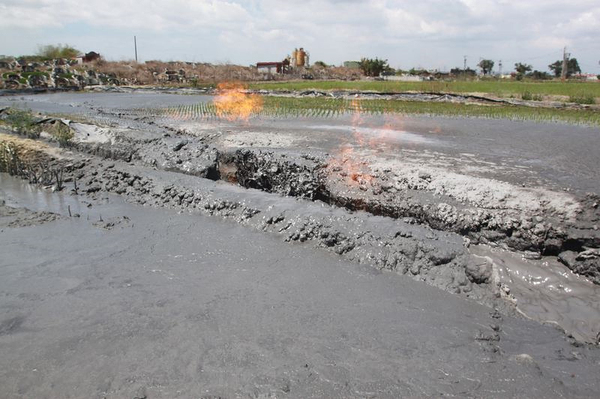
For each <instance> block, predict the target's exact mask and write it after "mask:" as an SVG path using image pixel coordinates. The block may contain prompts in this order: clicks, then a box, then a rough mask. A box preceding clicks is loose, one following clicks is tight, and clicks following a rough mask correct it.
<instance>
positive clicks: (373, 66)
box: [359, 58, 389, 76]
mask: <svg viewBox="0 0 600 399" xmlns="http://www.w3.org/2000/svg"><path fill="white" fill-rule="evenodd" d="M359 68H360V69H361V71H362V72H363V73H364V74H365V76H379V75H381V73H382V72H384V71H387V70H388V69H389V65H388V63H387V60H380V59H379V58H375V59H374V60H373V59H369V58H361V59H360V63H359Z"/></svg>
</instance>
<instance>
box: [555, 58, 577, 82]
mask: <svg viewBox="0 0 600 399" xmlns="http://www.w3.org/2000/svg"><path fill="white" fill-rule="evenodd" d="M562 64H563V63H562V61H560V60H558V61H556V62H553V63H552V64H550V65H548V69H550V70H551V71H552V72H554V76H556V77H557V78H558V77H560V76H561V75H562ZM576 73H581V68H579V62H577V58H568V59H567V78H568V77H570V76H571V75H574V74H576Z"/></svg>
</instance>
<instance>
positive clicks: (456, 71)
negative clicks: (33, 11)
mask: <svg viewBox="0 0 600 399" xmlns="http://www.w3.org/2000/svg"><path fill="white" fill-rule="evenodd" d="M494 65H495V63H494V61H493V60H489V59H482V60H481V61H479V63H478V64H477V66H478V67H479V68H480V69H481V72H482V73H483V75H491V74H492V71H493V69H494ZM359 68H360V70H361V71H362V73H363V74H364V75H365V76H371V77H376V76H382V75H394V74H402V73H405V72H406V71H402V70H395V69H394V68H391V67H390V66H389V65H388V60H386V59H379V58H374V59H370V58H361V60H360V62H359ZM562 68H563V62H562V61H561V60H557V61H556V62H553V63H552V64H550V65H548V69H549V70H550V71H552V73H553V74H554V76H555V77H560V76H562ZM419 72H424V71H417V70H415V69H414V68H413V69H411V70H410V71H408V73H409V74H411V75H417V74H419ZM515 72H516V74H515V78H516V79H517V80H522V79H523V78H524V77H528V78H532V79H539V80H543V79H551V78H552V75H551V74H549V73H548V72H544V71H538V70H533V67H532V66H531V65H530V64H525V63H522V62H517V63H515ZM578 73H581V68H580V67H579V62H578V61H577V58H568V59H567V73H566V75H567V78H569V77H571V76H573V75H575V74H578ZM450 74H451V75H464V76H476V75H477V72H476V71H475V70H473V69H471V68H466V69H465V68H452V69H451V70H450Z"/></svg>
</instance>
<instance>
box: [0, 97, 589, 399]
mask: <svg viewBox="0 0 600 399" xmlns="http://www.w3.org/2000/svg"><path fill="white" fill-rule="evenodd" d="M138 96H139V97H138ZM210 101H212V97H210V96H192V95H190V96H176V95H169V94H161V93H129V94H125V95H124V94H114V93H113V94H106V93H104V94H97V93H87V94H86V93H62V94H56V95H52V96H49V95H39V96H30V97H21V98H1V99H0V106H4V105H14V104H15V103H16V102H20V104H26V105H27V106H29V107H30V108H32V109H34V110H37V111H42V112H46V113H61V114H63V115H65V114H67V115H68V114H70V115H75V116H76V117H77V118H76V117H73V119H76V120H77V121H78V122H72V123H71V124H70V126H71V128H72V129H73V131H74V132H75V139H74V146H73V147H72V148H71V149H70V150H68V151H66V150H58V149H56V148H55V147H54V146H53V145H52V143H50V144H49V145H46V147H44V146H38V147H36V148H34V149H33V150H30V151H29V152H28V154H29V155H31V153H32V152H33V153H36V154H41V155H43V156H44V159H45V162H46V163H47V165H48V168H50V169H53V168H54V169H60V170H61V171H62V172H63V174H64V177H63V179H64V186H65V187H64V188H63V189H62V191H61V193H62V194H56V193H50V192H49V191H51V190H50V188H51V186H52V185H49V186H48V187H47V189H46V190H45V192H46V193H47V194H48V195H49V196H50V197H52V198H57V197H56V196H57V195H58V198H62V200H60V201H58V202H57V200H56V199H53V200H48V198H46V197H44V196H41V194H40V192H39V191H36V190H37V189H32V190H29V191H28V190H27V189H25V188H24V187H25V186H21V185H19V183H17V181H16V180H12V179H10V178H7V177H3V178H2V185H1V187H2V189H3V190H2V192H1V194H2V196H3V197H4V198H3V199H4V201H5V202H6V204H7V205H9V208H10V209H9V208H7V209H8V210H5V211H3V212H6V213H8V214H10V215H8V214H7V215H6V218H3V220H4V221H3V222H2V223H3V224H1V225H0V229H1V228H3V227H4V226H6V228H10V229H14V228H16V227H19V226H21V223H22V226H26V225H27V223H28V222H27V219H28V218H31V219H32V220H34V221H35V223H37V221H39V222H40V223H41V222H43V221H45V220H46V219H47V221H48V222H51V223H55V222H56V223H62V222H61V221H60V220H62V219H61V218H64V217H67V218H68V219H69V220H74V219H77V220H79V221H81V222H84V221H85V222H86V223H87V225H90V226H91V228H92V230H94V229H95V230H94V231H96V230H98V231H106V232H121V231H130V230H131V231H134V230H135V231H140V230H137V229H138V228H137V227H136V226H138V223H139V222H138V221H135V218H133V217H131V215H130V214H129V213H127V214H121V215H113V216H108V214H103V213H104V211H100V209H101V208H102V206H108V205H106V198H108V196H109V195H113V194H118V195H120V197H121V198H123V199H125V200H126V201H127V202H132V203H136V204H141V205H145V206H146V207H148V206H151V207H152V208H168V209H170V210H171V211H179V212H184V215H188V216H187V217H188V218H197V217H201V218H203V217H204V216H200V215H205V216H216V217H217V218H214V219H206V220H219V219H225V220H229V221H233V222H236V223H237V224H238V225H239V226H240V229H242V230H240V231H239V234H240V236H243V235H244V234H247V235H248V236H252V237H254V235H256V234H258V232H261V233H262V234H265V233H267V236H269V237H271V238H269V239H276V240H279V242H281V241H286V242H290V243H295V244H294V245H291V246H288V245H289V244H288V245H285V244H278V245H280V246H282V248H296V246H298V245H300V247H301V248H316V249H317V252H315V254H320V255H315V256H324V257H325V258H327V257H329V256H333V257H334V258H332V259H336V258H335V257H338V259H340V260H337V261H336V262H338V263H339V262H352V263H349V264H360V265H364V266H365V267H370V268H371V269H369V270H374V271H377V270H379V271H385V273H383V274H382V276H392V275H393V274H390V273H388V272H387V271H392V272H395V274H402V275H405V276H408V277H411V278H412V279H414V280H419V281H422V282H425V283H427V284H428V285H431V286H434V287H437V288H441V289H442V290H444V291H447V292H449V293H451V294H454V295H455V298H456V299H457V300H460V301H464V300H465V299H466V300H467V301H471V300H474V301H476V302H478V303H479V304H482V305H485V306H487V311H488V313H489V312H490V311H491V309H496V312H497V313H495V314H496V315H498V316H499V317H501V318H502V317H504V318H510V319H511V320H513V317H522V316H525V317H527V318H532V319H533V320H536V321H538V322H543V323H546V324H548V325H551V326H552V325H555V326H557V327H558V329H559V330H561V331H559V335H562V337H563V338H562V339H563V341H564V342H566V343H567V344H569V342H570V344H569V345H572V347H574V348H586V350H592V347H590V346H588V344H583V346H581V345H582V344H581V343H580V342H587V343H589V344H592V345H593V344H595V343H597V342H598V339H599V337H598V333H599V332H600V308H599V307H598V303H600V301H599V300H598V299H599V294H600V292H599V289H598V287H600V286H599V285H596V284H598V282H600V274H599V270H600V267H599V264H598V261H599V257H600V254H599V253H598V248H599V247H600V241H599V240H600V239H599V237H600V234H599V232H598V224H599V218H600V216H599V215H600V214H599V211H598V193H599V192H600V189H599V188H598V186H597V181H596V180H594V179H593V178H592V176H593V170H594V167H595V164H594V162H595V161H596V160H597V159H596V158H597V154H595V152H593V151H592V150H591V147H590V146H593V145H594V143H595V140H596V141H597V140H599V137H600V135H598V129H590V128H582V127H572V126H564V125H554V124H532V123H521V122H507V121H484V120H464V119H443V118H397V117H394V118H391V117H387V116H365V115H356V114H354V115H353V114H348V115H341V116H338V117H335V118H327V117H321V118H318V117H317V118H300V117H299V118H287V119H286V118H277V117H273V118H265V117H261V118H251V119H249V120H247V121H228V120H223V119H219V118H210V117H207V118H204V117H201V118H198V117H193V116H190V115H186V114H185V113H184V114H181V113H180V114H173V113H169V112H172V110H173V108H172V107H174V106H175V105H183V106H184V107H185V106H186V104H197V103H198V102H210ZM161 110H162V111H161ZM164 110H168V112H165V111H164ZM63 117H64V116H63ZM13 137H14V136H7V135H6V134H5V135H3V136H1V137H0V141H2V142H3V143H6V142H9V141H10V140H13ZM536 137H537V138H542V137H543V138H544V141H543V144H542V145H532V144H531V143H530V142H531V141H532V140H534V139H536ZM576 139H577V140H576ZM566 142H568V145H567V144H565V147H564V148H570V147H569V146H571V147H572V148H573V149H572V151H574V152H577V153H578V154H580V156H574V155H573V154H574V152H566V153H565V154H562V155H561V156H556V157H554V158H551V157H548V156H546V154H549V153H551V152H552V148H558V147H560V146H561V145H562V144H564V143H566ZM36 143H37V142H36ZM570 151H571V150H570ZM41 155H40V156H41ZM569 163H572V165H574V166H578V167H573V168H567V167H566V166H567V165H568V164H569ZM24 168H25V169H26V168H27V165H25V166H24ZM17 174H18V173H17ZM28 176H31V173H30V172H29V173H21V177H23V178H27V177H28ZM23 184H25V183H23ZM31 187H34V186H31ZM54 188H55V189H56V187H54ZM42 197H44V198H45V199H42ZM111 198H112V197H111ZM61 201H62V202H61ZM117 202H118V201H117ZM39 203H43V204H44V205H42V206H41V207H39V206H38V205H39ZM36 204H38V205H36ZM82 204H84V205H82ZM119 206H121V205H119ZM123 206H129V205H124V204H123ZM22 207H28V208H30V209H34V210H36V212H35V213H33V216H32V215H29V214H27V215H23V216H19V215H18V213H19V212H21V211H15V210H14V209H15V208H22ZM38 208H39V209H38ZM108 208H111V206H108ZM128 209H129V208H128ZM132 209H139V208H132ZM154 211H157V209H153V210H152V211H150V210H149V209H147V208H144V211H143V212H148V213H150V212H154ZM171 211H165V212H171ZM14 212H17V215H16V216H15V215H14V214H12V213H14ZM44 212H49V215H55V216H52V217H50V216H47V215H46V216H39V215H38V213H41V215H45V213H44ZM140 212H142V211H140ZM160 212H163V211H160ZM3 215H4V214H3ZM58 215H60V216H58ZM54 217H56V220H54V219H53V218H54ZM182 217H183V216H182ZM11 218H12V219H11ZM15 218H16V219H15ZM143 218H144V219H147V218H149V216H144V217H143ZM21 219H22V220H21ZM15 220H16V222H15ZM202 220H205V219H202ZM10 223H12V224H11V225H10V227H9V226H8V225H9V224H10ZM51 223H44V224H41V225H40V226H39V228H41V227H42V226H45V225H46V224H51ZM157 223H162V222H158V221H157ZM211 223H216V222H211ZM227 223H229V222H227ZM165 225H168V223H166V224H165ZM88 227H89V226H88ZM36 229H37V228H36ZM128 229H129V230H128ZM154 229H155V231H158V230H160V226H159V225H158V224H157V225H156V226H154ZM10 231H11V232H12V231H13V230H10ZM169 231H170V230H169V228H166V229H165V236H168V232H169ZM242 231H243V232H244V233H242ZM11 234H12V233H11ZM156 234H159V233H156ZM196 236H197V237H200V233H198V234H197V235H196ZM135 237H137V234H136V235H135ZM135 237H133V238H132V239H136V238H135ZM202 237H204V235H202ZM156 239H158V237H157V238H156ZM165 239H166V240H167V241H168V238H165ZM253 239H254V238H253ZM207 240H208V241H207V242H212V241H211V240H210V239H209V238H207ZM239 240H242V241H243V240H245V239H239ZM184 241H185V240H184V239H183V238H181V237H180V238H179V239H178V241H177V244H176V243H175V242H173V243H172V244H171V245H173V248H177V245H179V244H178V243H180V242H184ZM182 245H184V244H182ZM185 245H187V244H185ZM286 250H289V249H286ZM125 252H127V251H125ZM136 253H137V252H136ZM241 253H242V252H240V254H241ZM119 254H120V252H119ZM127 256H128V255H127ZM340 256H341V257H340ZM242 258H243V259H244V262H251V263H254V262H255V261H254V260H252V259H251V258H252V256H250V255H249V252H244V256H242ZM248 259H250V260H248ZM327 259H329V258H327ZM196 260H197V259H196ZM232 262H233V260H232ZM192 263H193V262H192ZM355 267H358V266H355ZM311 270H312V269H311ZM359 270H367V269H360V267H359ZM282 273H288V271H287V270H286V271H282ZM370 273H375V272H370ZM377 275H379V274H377ZM386 278H387V277H386ZM394 278H395V277H394ZM394 281H395V280H394ZM594 283H596V284H594ZM414 284H421V283H414ZM419 286H420V285H419ZM439 295H446V294H442V293H440V294H439ZM469 306H471V305H469ZM473 306H479V305H474V304H473ZM422 309H427V307H425V306H423V307H422ZM514 320H517V319H514ZM518 322H519V323H521V322H524V321H523V320H520V321H518ZM11 323H12V322H11ZM460 323H462V321H461V322H460ZM9 324H10V323H9ZM11 325H12V324H11ZM538 327H539V328H543V329H546V328H548V327H546V326H544V327H542V326H541V325H538ZM495 328H496V326H495V325H494V328H492V330H491V332H481V334H483V335H481V336H479V338H478V339H476V340H475V341H477V342H479V343H482V342H483V343H488V344H490V345H491V346H490V347H489V348H488V349H490V348H491V349H490V350H491V351H492V353H499V352H502V351H499V352H498V351H497V350H496V348H495V347H494V345H495V344H494V343H495V342H497V338H498V337H497V335H498V334H497V333H498V331H496V329H495ZM551 329H552V328H551ZM548 331H550V330H548ZM556 331H558V330H556ZM515 342H518V343H519V345H521V344H523V342H525V341H519V340H516V341H515ZM540 342H541V341H540ZM573 345H576V346H573ZM563 352H564V350H563V351H562V352H561V353H563ZM590 353H594V354H595V353H596V352H594V351H592V352H590ZM517 355H518V354H516V355H515V356H517ZM528 356H533V354H529V355H528ZM528 356H520V357H518V356H517V357H512V358H511V357H510V356H509V357H508V358H507V359H513V360H514V361H516V362H517V363H518V364H529V365H531V364H533V363H532V362H531V359H530V357H528ZM561 356H562V357H564V358H569V359H571V358H572V356H571V357H569V356H570V355H566V354H563V355H561ZM573 356H575V355H573ZM577 356H578V355H577ZM534 357H535V356H534ZM546 358H548V357H546ZM535 361H537V359H535ZM503 367H508V366H503ZM594 367H596V368H597V363H596V364H595V366H594ZM592 368H593V367H592ZM355 371H356V370H355ZM444 372H445V373H446V372H447V371H444ZM351 374H352V373H351ZM449 375H450V374H449ZM248 378H250V377H248ZM269 378H270V377H269ZM528 378H529V377H528ZM267 380H268V381H270V382H268V383H267V382H266V383H265V384H267V385H269V384H273V381H271V380H269V379H268V378H267ZM589 383H590V381H586V384H589ZM389 384H391V382H389V381H388V382H386V383H385V384H384V385H385V386H388V385H389ZM420 384H421V382H417V383H416V385H415V386H420ZM301 385H302V384H301ZM409 385H410V384H409ZM476 385H480V384H476ZM483 385H485V384H483ZM551 385H552V384H551ZM223 386H227V385H223ZM236 386H241V385H239V384H237V383H236ZM247 387H248V386H246V385H244V388H243V389H242V391H244V390H245V389H246V388H247ZM329 388H331V387H329ZM405 388H406V389H405ZM413 388H414V387H413ZM413 388H410V389H409V388H407V387H404V388H398V387H396V388H394V389H396V390H392V391H389V392H388V391H385V390H383V391H382V390H381V389H383V388H381V386H380V387H379V388H377V390H376V392H378V393H377V394H376V396H384V397H385V396H392V397H393V396H423V395H425V396H429V395H435V394H436V393H435V392H446V393H452V394H454V395H458V396H492V397H493V396H501V397H502V396H518V395H517V393H516V392H514V393H511V392H513V391H510V390H506V389H504V388H502V389H499V390H497V391H494V390H489V391H487V390H486V391H477V390H476V391H474V392H475V393H472V392H471V391H469V390H465V391H461V392H462V394H459V393H456V392H454V391H452V392H450V391H443V390H442V391H435V392H434V391H420V392H419V391H418V390H413ZM119 389H122V388H119ZM253 389H255V391H253V392H260V394H259V393H256V394H255V396H256V397H270V396H269V395H271V396H273V395H275V396H280V394H278V393H271V394H265V393H264V392H262V391H260V389H259V390H256V389H257V388H256V387H255V386H254V388H253ZM269 389H271V388H269ZM311 389H312V388H311ZM336 389H337V388H336ZM362 389H363V388H360V389H358V390H355V391H352V390H349V391H337V390H331V391H323V392H325V393H324V394H319V393H315V392H317V391H304V392H300V393H298V394H297V395H296V396H297V397H303V396H311V395H312V396H317V397H319V396H336V395H337V396H340V397H347V396H368V395H369V394H368V392H370V391H368V390H364V391H363V390H362ZM476 389H480V388H476ZM552 389H554V388H552ZM242 391H234V390H225V391H222V390H221V391H219V392H224V396H238V395H246V394H247V393H241V392H242ZM128 392H129V391H128ZM244 392H245V391H244ZM469 392H471V393H469ZM536 392H537V391H536ZM536 392H532V394H531V395H530V396H544V395H546V396H547V395H550V396H560V395H563V393H559V392H558V391H539V392H537V393H536ZM542 392H546V394H543V393H542ZM548 392H551V393H548ZM561 392H562V391H561ZM538 393H539V395H538ZM572 393H573V392H571V393H570V394H569V395H567V396H571V394H572ZM388 394H389V395H388ZM213 395H214V393H213ZM260 395H263V396H260ZM264 395H266V396H264ZM576 395H582V396H586V395H587V393H586V392H585V391H577V392H576ZM167 396H169V395H167ZM184 396H185V395H184ZM292 396H294V395H292Z"/></svg>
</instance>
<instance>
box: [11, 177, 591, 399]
mask: <svg viewBox="0 0 600 399" xmlns="http://www.w3.org/2000/svg"><path fill="white" fill-rule="evenodd" d="M2 178H3V180H2V187H3V188H4V192H3V194H2V196H3V198H5V203H4V204H3V205H1V206H0V226H1V227H0V237H1V238H2V239H1V240H0V247H1V249H2V253H3V254H4V255H3V262H2V268H1V273H2V277H3V278H2V279H1V281H0V295H1V298H2V302H1V303H2V306H1V308H0V345H1V348H2V356H1V357H0V373H1V380H2V381H3V382H2V392H3V395H4V396H6V397H46V396H52V397H57V396H59V397H66V398H68V397H84V396H85V397H130V398H133V397H148V398H162V397H164V398H168V397H182V398H183V397H191V396H193V397H205V398H209V397H211V398H213V397H255V398H268V397H298V398H300V397H357V398H359V397H365V396H369V397H383V398H388V397H389V398H391V397H406V396H412V397H414V396H419V397H423V396H428V397H430V396H440V395H444V396H460V397H521V396H524V395H525V396H528V397H594V396H595V395H596V393H597V391H598V388H599V387H598V380H597V375H598V371H599V368H600V352H598V350H597V349H596V348H594V347H593V346H588V345H582V344H578V343H577V342H576V341H573V340H569V339H567V338H566V337H565V335H564V334H563V333H562V332H561V331H560V330H558V329H556V328H553V327H551V326H544V325H541V324H539V323H537V322H533V321H528V320H525V319H523V318H515V317H511V316H506V315H502V314H501V313H500V312H498V311H494V310H493V309H491V308H489V307H486V306H482V305H479V304H477V303H475V302H473V301H466V300H464V299H463V298H461V297H460V296H456V295H452V294H450V293H447V292H444V291H442V290H439V289H436V288H434V287H430V286H428V285H426V284H424V283H421V282H415V281H413V280H411V279H409V278H407V277H405V276H400V275H398V274H397V273H391V272H385V271H383V272H382V271H378V270H376V269H374V268H373V267H370V266H366V265H365V266H357V265H356V263H353V262H348V261H346V260H343V258H340V257H339V256H337V255H335V254H332V253H330V254H328V253H327V252H324V251H315V250H313V249H312V248H311V246H310V245H309V244H307V243H304V244H302V243H296V244H294V245H282V244H281V242H280V240H278V239H277V237H276V236H275V235H268V234H264V233H261V232H260V231H256V230H254V229H248V227H245V226H241V225H239V224H238V223H234V222H227V221H222V220H219V218H214V217H206V216H204V215H202V214H201V213H199V212H196V211H194V212H183V213H182V212H177V211H175V210H169V209H154V208H149V207H142V206H137V205H131V204H127V203H125V202H124V201H123V199H122V197H119V196H114V195H100V196H98V197H97V198H95V199H90V198H87V197H82V196H71V195H68V194H67V193H54V194H51V195H49V193H48V192H47V191H46V190H43V189H38V188H35V187H32V186H27V185H26V184H25V183H23V182H22V181H18V180H16V179H14V178H9V177H6V176H3V177H2ZM19 186H21V190H19V189H18V188H19ZM10 193H12V194H10ZM258 194H260V193H258ZM90 205H91V206H90ZM65 206H67V207H70V208H71V211H74V210H77V211H78V212H81V213H80V214H79V216H71V217H69V216H68V214H67V213H66V211H65V209H64V207H65ZM27 208H29V209H27ZM48 209H50V210H54V211H55V212H51V213H52V214H55V215H56V218H54V219H53V220H40V222H39V224H38V225H36V226H32V225H29V224H26V223H25V224H13V225H11V227H8V226H7V223H6V221H7V220H11V221H14V217H15V213H17V214H18V215H19V217H20V218H21V219H22V220H25V219H30V218H32V217H37V216H35V215H39V214H43V213H49V212H48ZM101 221H102V222H104V223H100V222H101ZM108 221H113V224H112V226H111V228H106V227H105V224H106V223H107V222H108Z"/></svg>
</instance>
